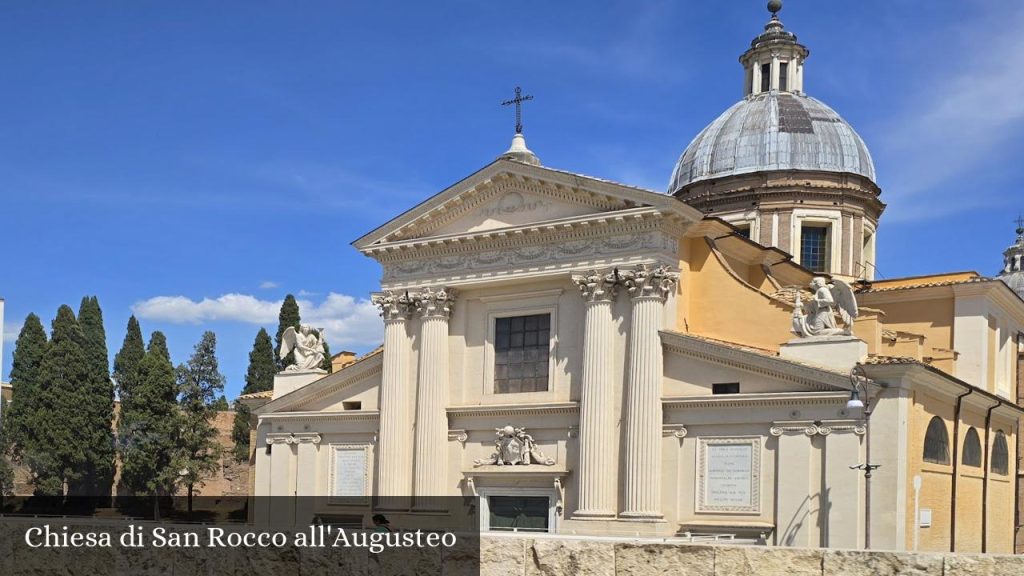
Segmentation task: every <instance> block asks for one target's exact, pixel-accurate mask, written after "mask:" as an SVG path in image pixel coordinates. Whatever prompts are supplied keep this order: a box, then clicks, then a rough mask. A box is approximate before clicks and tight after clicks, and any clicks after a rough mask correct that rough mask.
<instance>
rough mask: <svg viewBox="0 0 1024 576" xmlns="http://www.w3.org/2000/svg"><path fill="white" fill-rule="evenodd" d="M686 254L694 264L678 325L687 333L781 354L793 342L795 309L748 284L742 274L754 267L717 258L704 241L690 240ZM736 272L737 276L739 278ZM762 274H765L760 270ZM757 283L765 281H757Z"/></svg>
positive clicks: (683, 289) (689, 267)
mask: <svg viewBox="0 0 1024 576" xmlns="http://www.w3.org/2000/svg"><path fill="white" fill-rule="evenodd" d="M682 242H684V243H686V244H687V247H686V250H685V252H686V253H688V255H689V262H688V263H684V264H683V266H686V268H685V270H687V273H686V274H684V280H683V282H681V283H680V298H681V299H682V300H684V301H686V304H683V305H681V306H679V308H678V313H679V315H680V317H679V323H678V325H679V326H680V327H681V328H683V329H684V330H686V331H688V332H691V333H695V334H699V335H701V336H705V337H708V338H714V339H718V340H725V341H728V342H738V343H742V344H744V345H747V346H752V347H755V348H762V349H765V350H778V348H779V346H780V345H781V344H783V343H785V342H786V341H788V340H790V339H791V338H793V335H792V334H791V333H790V327H791V326H792V322H791V315H792V309H791V308H789V307H788V306H786V305H785V304H783V303H781V302H779V301H777V300H774V299H772V298H770V297H769V296H768V295H767V294H765V293H764V292H761V291H760V290H758V289H756V288H755V287H753V286H751V285H749V284H747V282H749V280H748V279H747V278H745V277H743V276H742V275H741V273H742V274H748V275H749V274H750V268H753V267H750V266H746V265H743V266H740V270H739V271H736V270H735V269H732V270H731V271H732V273H730V268H731V267H729V266H727V264H726V261H725V260H724V257H723V259H720V258H719V256H718V255H716V254H715V253H714V252H713V251H712V249H711V247H710V246H708V244H707V242H706V241H705V239H704V238H703V237H700V238H687V239H683V240H682ZM734 274H735V275H734ZM757 275H758V276H763V274H762V273H761V272H760V269H759V268H757ZM755 281H756V282H758V284H760V283H762V282H763V280H762V278H760V277H759V278H755Z"/></svg>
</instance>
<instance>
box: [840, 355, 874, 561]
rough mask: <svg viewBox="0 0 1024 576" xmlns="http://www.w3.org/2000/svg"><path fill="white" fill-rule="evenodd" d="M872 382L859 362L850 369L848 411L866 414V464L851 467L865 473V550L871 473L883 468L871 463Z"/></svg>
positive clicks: (868, 542)
mask: <svg viewBox="0 0 1024 576" xmlns="http://www.w3.org/2000/svg"><path fill="white" fill-rule="evenodd" d="M870 382H871V380H870V379H869V378H868V376H867V374H866V373H865V372H864V366H863V365H862V364H861V363H860V362H858V363H856V364H854V365H853V368H851V369H850V384H851V386H852V390H851V392H850V399H849V400H848V401H847V402H846V409H847V410H854V409H857V408H860V409H861V410H863V414H864V463H863V464H857V465H856V466H850V469H851V470H863V471H864V549H865V550H870V549H871V472H873V471H875V470H877V469H879V468H881V464H872V463H871V426H870V425H869V424H868V420H870V419H871V412H872V411H873V410H874V408H875V407H874V405H873V404H872V402H871V400H872V398H871V396H870V394H871V389H870V387H869V386H868V384H869V383H870ZM862 397H863V399H862Z"/></svg>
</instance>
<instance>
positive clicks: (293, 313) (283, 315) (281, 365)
mask: <svg viewBox="0 0 1024 576" xmlns="http://www.w3.org/2000/svg"><path fill="white" fill-rule="evenodd" d="M300 322H301V318H300V317H299V303H298V302H297V301H296V300H295V296H292V295H291V294H289V295H287V296H285V297H284V302H282V303H281V312H280V313H279V314H278V315H277V336H275V337H274V350H280V349H281V336H282V335H283V334H284V331H285V330H286V329H287V328H288V327H289V326H291V327H293V328H295V329H296V330H298V329H299V323H300ZM274 357H275V358H277V355H276V354H275V355H274ZM294 363H295V352H294V351H293V352H289V353H288V355H287V356H285V357H284V358H281V359H278V361H277V370H278V371H281V370H284V369H285V368H286V367H288V366H291V365H292V364H294Z"/></svg>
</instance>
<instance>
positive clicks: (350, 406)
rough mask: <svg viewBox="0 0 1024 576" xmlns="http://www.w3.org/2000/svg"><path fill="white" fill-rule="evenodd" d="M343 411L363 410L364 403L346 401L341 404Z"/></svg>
mask: <svg viewBox="0 0 1024 576" xmlns="http://www.w3.org/2000/svg"><path fill="white" fill-rule="evenodd" d="M341 408H342V410H362V409H363V403H362V402H361V401H346V402H342V403H341Z"/></svg>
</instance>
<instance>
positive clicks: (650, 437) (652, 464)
mask: <svg viewBox="0 0 1024 576" xmlns="http://www.w3.org/2000/svg"><path fill="white" fill-rule="evenodd" d="M623 276H624V278H625V285H626V288H627V290H628V291H629V295H630V297H631V298H632V300H633V306H632V312H631V314H630V320H631V322H630V331H629V357H628V362H629V374H628V376H627V381H626V482H625V485H626V494H625V497H626V501H625V507H624V510H623V512H622V514H621V517H623V518H630V519H636V520H651V521H657V520H661V519H662V517H663V515H662V513H661V506H660V503H661V424H662V422H661V420H662V416H661V386H662V378H663V374H664V360H663V358H662V348H661V337H660V336H659V335H658V332H659V331H660V330H661V327H662V322H663V316H664V310H663V308H664V303H665V299H666V298H667V297H668V295H669V293H670V292H671V291H672V289H673V287H674V286H675V283H676V281H677V280H678V275H677V274H674V273H672V272H669V271H668V270H667V269H666V268H665V267H664V266H661V267H657V268H648V267H646V266H642V267H640V268H638V269H637V270H634V271H630V272H627V273H625V274H624V275H623Z"/></svg>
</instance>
